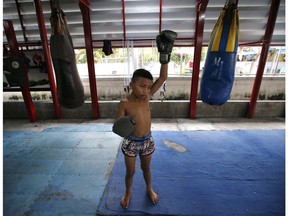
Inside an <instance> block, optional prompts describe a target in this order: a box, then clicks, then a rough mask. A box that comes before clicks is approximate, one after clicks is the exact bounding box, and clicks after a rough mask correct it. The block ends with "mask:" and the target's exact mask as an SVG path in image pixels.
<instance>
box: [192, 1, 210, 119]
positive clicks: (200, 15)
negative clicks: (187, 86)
mask: <svg viewBox="0 0 288 216" xmlns="http://www.w3.org/2000/svg"><path fill="white" fill-rule="evenodd" d="M208 2H209V0H203V1H201V0H199V1H197V2H196V21H195V37H194V64H193V73H192V82H191V94H190V113H189V116H190V118H191V119H194V118H195V117H196V103H197V93H198V83H199V71H200V61H201V51H202V42H203V31H204V21H205V11H206V7H207V4H208Z"/></svg>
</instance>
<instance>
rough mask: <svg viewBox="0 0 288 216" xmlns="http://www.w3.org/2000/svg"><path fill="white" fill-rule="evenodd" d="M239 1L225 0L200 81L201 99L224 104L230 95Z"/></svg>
mask: <svg viewBox="0 0 288 216" xmlns="http://www.w3.org/2000/svg"><path fill="white" fill-rule="evenodd" d="M237 2H238V1H235V0H234V1H233V0H232V1H231V0H230V1H226V3H225V6H224V8H223V9H222V11H221V14H220V16H219V18H218V21H217V23H216V24H215V26H214V29H213V31H212V33H211V36H210V42H209V47H208V52H207V56H206V61H205V65H204V70H203V75H202V79H201V84H200V95H201V100H202V101H203V102H204V103H207V104H210V105H222V104H224V103H226V102H227V100H228V99H229V97H230V93H231V90H232V86H233V82H234V71H235V64H236V60H237V48H238V37H239V17H238V10H237Z"/></svg>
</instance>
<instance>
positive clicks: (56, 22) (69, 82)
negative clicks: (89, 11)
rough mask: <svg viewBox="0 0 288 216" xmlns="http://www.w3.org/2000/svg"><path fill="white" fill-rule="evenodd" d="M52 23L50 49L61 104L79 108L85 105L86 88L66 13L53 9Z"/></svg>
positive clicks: (66, 106)
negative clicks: (83, 83) (77, 61)
mask: <svg viewBox="0 0 288 216" xmlns="http://www.w3.org/2000/svg"><path fill="white" fill-rule="evenodd" d="M50 21H51V26H52V35H51V38H50V49H51V57H52V61H53V66H54V71H55V74H56V83H57V96H58V100H59V104H60V105H61V106H63V107H65V108H70V109H73V108H77V107H79V106H82V105H83V103H84V88H83V85H82V82H81V80H80V76H79V74H78V69H77V65H76V60H75V53H74V48H73V43H72V38H71V36H70V33H69V30H68V26H67V21H66V17H65V14H64V12H63V11H62V10H61V9H60V8H52V13H51V18H50Z"/></svg>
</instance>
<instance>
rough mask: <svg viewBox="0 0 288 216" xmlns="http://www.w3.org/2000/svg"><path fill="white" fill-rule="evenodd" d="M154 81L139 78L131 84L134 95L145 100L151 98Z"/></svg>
mask: <svg viewBox="0 0 288 216" xmlns="http://www.w3.org/2000/svg"><path fill="white" fill-rule="evenodd" d="M152 84H153V81H152V80H150V79H147V78H144V77H138V78H137V79H135V80H134V81H132V82H131V84H130V87H131V89H132V92H133V94H134V95H135V96H136V97H138V98H139V99H142V100H145V99H146V98H147V97H149V96H150V95H149V93H150V90H151V87H152Z"/></svg>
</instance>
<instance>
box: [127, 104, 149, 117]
mask: <svg viewBox="0 0 288 216" xmlns="http://www.w3.org/2000/svg"><path fill="white" fill-rule="evenodd" d="M127 111H128V113H129V114H130V115H145V116H146V115H149V114H150V106H149V103H131V104H130V105H129V106H128V107H127Z"/></svg>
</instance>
